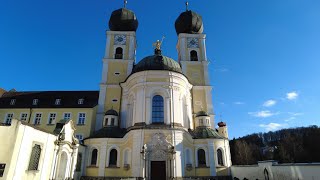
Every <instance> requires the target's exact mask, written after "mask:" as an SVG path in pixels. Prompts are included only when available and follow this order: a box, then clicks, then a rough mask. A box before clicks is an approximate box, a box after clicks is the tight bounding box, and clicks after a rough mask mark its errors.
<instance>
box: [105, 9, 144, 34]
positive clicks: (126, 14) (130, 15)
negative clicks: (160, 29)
mask: <svg viewBox="0 0 320 180" xmlns="http://www.w3.org/2000/svg"><path fill="white" fill-rule="evenodd" d="M109 28H110V30H111V31H136V30H137V29H138V19H137V17H136V15H135V14H134V12H133V11H131V10H129V9H126V8H121V9H118V10H115V11H113V12H112V14H111V17H110V20H109Z"/></svg>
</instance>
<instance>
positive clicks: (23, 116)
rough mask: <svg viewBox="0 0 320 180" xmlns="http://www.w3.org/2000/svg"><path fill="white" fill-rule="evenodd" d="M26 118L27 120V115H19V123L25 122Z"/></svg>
mask: <svg viewBox="0 0 320 180" xmlns="http://www.w3.org/2000/svg"><path fill="white" fill-rule="evenodd" d="M27 118H28V114H27V113H21V115H20V120H21V121H26V120H27Z"/></svg>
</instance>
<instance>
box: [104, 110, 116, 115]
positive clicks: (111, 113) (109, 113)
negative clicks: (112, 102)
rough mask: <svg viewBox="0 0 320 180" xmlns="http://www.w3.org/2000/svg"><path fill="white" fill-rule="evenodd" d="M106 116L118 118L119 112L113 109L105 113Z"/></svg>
mask: <svg viewBox="0 0 320 180" xmlns="http://www.w3.org/2000/svg"><path fill="white" fill-rule="evenodd" d="M105 115H112V116H118V112H117V111H115V110H113V109H110V110H108V111H107V112H106V113H105Z"/></svg>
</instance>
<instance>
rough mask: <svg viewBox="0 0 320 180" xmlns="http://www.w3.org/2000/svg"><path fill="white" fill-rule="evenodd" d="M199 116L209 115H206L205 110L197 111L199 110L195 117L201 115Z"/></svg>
mask: <svg viewBox="0 0 320 180" xmlns="http://www.w3.org/2000/svg"><path fill="white" fill-rule="evenodd" d="M201 116H209V115H208V114H207V112H205V111H199V112H198V113H197V114H196V117H201Z"/></svg>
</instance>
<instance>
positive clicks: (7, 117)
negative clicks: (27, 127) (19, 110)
mask: <svg viewBox="0 0 320 180" xmlns="http://www.w3.org/2000/svg"><path fill="white" fill-rule="evenodd" d="M12 118H13V113H8V114H7V115H6V121H5V123H6V124H11V121H12Z"/></svg>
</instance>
